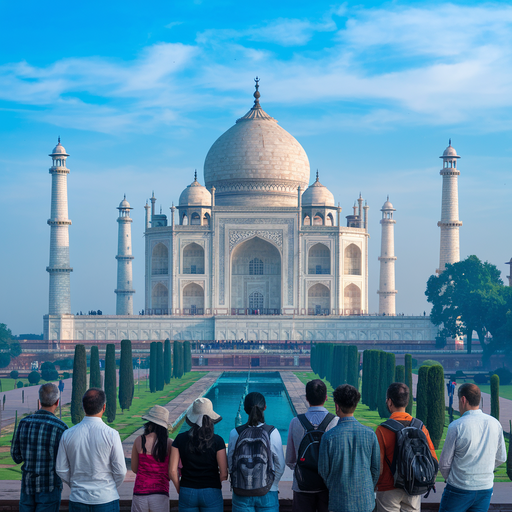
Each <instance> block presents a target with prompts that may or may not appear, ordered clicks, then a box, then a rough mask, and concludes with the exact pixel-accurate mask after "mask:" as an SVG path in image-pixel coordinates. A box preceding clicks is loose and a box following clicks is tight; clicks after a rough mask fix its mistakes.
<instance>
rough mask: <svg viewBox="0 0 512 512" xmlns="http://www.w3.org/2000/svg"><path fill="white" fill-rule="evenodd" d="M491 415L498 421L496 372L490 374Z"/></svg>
mask: <svg viewBox="0 0 512 512" xmlns="http://www.w3.org/2000/svg"><path fill="white" fill-rule="evenodd" d="M491 416H493V417H494V418H496V419H497V420H498V421H500V378H499V376H498V375H496V374H494V375H492V376H491ZM510 441H511V442H512V439H511V440H510Z"/></svg>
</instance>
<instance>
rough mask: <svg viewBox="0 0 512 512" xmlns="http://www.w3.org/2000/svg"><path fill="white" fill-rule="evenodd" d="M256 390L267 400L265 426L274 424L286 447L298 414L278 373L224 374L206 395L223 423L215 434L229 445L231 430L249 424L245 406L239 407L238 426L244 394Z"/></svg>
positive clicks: (183, 429) (187, 427)
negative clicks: (291, 425) (239, 425)
mask: <svg viewBox="0 0 512 512" xmlns="http://www.w3.org/2000/svg"><path fill="white" fill-rule="evenodd" d="M253 391H258V392H260V393H261V394H262V395H263V396H264V397H265V400H266V402H267V410H266V411H265V423H268V424H270V425H274V427H276V428H277V429H278V430H279V433H280V434H281V439H282V441H283V444H286V440H287V437H288V426H289V424H290V421H291V420H292V418H293V417H294V416H295V413H294V410H293V409H292V406H291V404H290V401H289V399H288V395H287V393H286V389H285V387H284V384H283V381H282V380H281V377H280V375H279V372H269V373H259V372H258V373H248V372H224V373H223V374H222V375H221V376H220V377H219V379H218V380H217V382H216V383H215V384H214V386H212V387H211V388H210V390H209V391H208V393H206V395H205V397H206V398H209V399H210V400H211V401H212V403H213V409H214V411H215V412H216V413H218V414H220V415H221V416H222V421H220V422H219V423H217V424H216V425H215V433H216V434H218V435H220V436H221V437H222V438H223V439H224V441H225V442H226V443H227V442H228V440H229V433H230V432H231V430H232V429H233V428H235V427H236V426H237V425H238V424H243V423H246V422H247V419H248V417H247V414H245V412H244V410H243V403H242V407H240V413H241V414H240V416H241V418H239V420H238V421H239V423H236V421H237V413H238V410H239V405H240V403H241V401H242V397H243V396H244V394H245V393H246V392H247V393H251V392H253ZM240 420H241V423H240ZM189 428H190V427H189V426H188V424H187V423H186V422H185V423H184V424H183V426H182V428H181V430H180V432H186V431H187V430H189Z"/></svg>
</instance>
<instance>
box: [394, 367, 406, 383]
mask: <svg viewBox="0 0 512 512" xmlns="http://www.w3.org/2000/svg"><path fill="white" fill-rule="evenodd" d="M395 382H403V383H404V384H405V366H404V365H403V364H399V365H398V366H397V367H396V368H395Z"/></svg>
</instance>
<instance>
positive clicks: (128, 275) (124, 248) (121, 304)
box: [115, 195, 135, 315]
mask: <svg viewBox="0 0 512 512" xmlns="http://www.w3.org/2000/svg"><path fill="white" fill-rule="evenodd" d="M117 209H118V210H119V217H118V219H117V222H118V223H119V231H118V243H117V256H116V260H117V289H116V290H115V292H116V295H117V299H116V315H133V294H134V293H135V290H134V289H133V288H132V285H133V280H132V260H133V256H132V219H131V218H130V210H133V208H132V207H131V206H130V203H129V202H128V201H127V200H126V195H125V196H124V199H123V200H122V201H121V203H120V204H119V207H118V208H117Z"/></svg>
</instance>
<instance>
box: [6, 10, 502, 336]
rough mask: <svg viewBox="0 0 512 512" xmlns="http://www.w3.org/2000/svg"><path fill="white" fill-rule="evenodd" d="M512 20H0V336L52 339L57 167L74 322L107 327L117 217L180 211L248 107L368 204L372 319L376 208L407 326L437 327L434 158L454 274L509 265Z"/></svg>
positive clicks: (389, 16) (72, 16)
mask: <svg viewBox="0 0 512 512" xmlns="http://www.w3.org/2000/svg"><path fill="white" fill-rule="evenodd" d="M511 29H512V7H511V6H509V5H508V4H507V3H506V2H497V3H481V2H467V1H466V2H452V3H445V2H424V3H419V2H409V3H408V2H385V3H382V2H346V3H341V4H330V3H321V2H320V3H315V4H314V5H313V3H312V2H296V1H294V2H288V1H282V2H266V1H260V2H250V3H247V2H244V3H242V2H231V1H215V2H213V1H180V2H146V3H140V2H130V1H125V2H118V1H111V2H101V3H100V2H96V1H90V2H87V3H76V2H75V3H69V2H67V3H64V2H60V3H59V2H57V3H52V4H48V3H44V2H43V3H41V2H34V1H33V2H23V3H20V2H18V3H16V2H6V1H3V2H0V48H1V49H2V51H0V190H1V194H2V196H1V197H2V199H1V201H0V215H1V218H2V220H3V222H2V227H1V238H0V239H1V240H2V250H1V251H0V268H1V269H2V270H1V271H0V288H1V289H2V293H1V294H0V322H3V323H7V324H8V326H9V327H11V328H12V330H13V332H14V333H22V332H36V333H37V332H41V331H42V316H43V314H44V313H45V312H46V311H47V308H48V275H47V273H46V272H45V268H46V266H47V265H48V253H49V231H50V230H49V227H48V225H47V224H46V220H47V218H48V217H49V212H50V183H51V178H50V175H49V174H48V167H49V165H50V158H49V157H48V156H47V155H48V153H50V152H51V150H52V148H53V146H54V145H55V143H56V140H57V136H58V135H60V136H61V138H62V143H63V145H64V146H65V148H66V150H67V151H68V153H69V154H70V155H71V156H70V157H69V159H68V167H69V168H70V169H71V173H70V175H69V179H68V192H69V212H70V213H69V216H70V218H71V220H72V222H73V225H72V226H71V228H70V243H71V265H72V267H73V268H74V272H73V274H72V277H71V286H72V290H71V292H72V310H73V312H76V311H79V310H82V311H87V310H89V309H101V310H102V311H103V312H104V313H113V312H115V295H114V289H115V286H116V282H115V281H116V260H115V255H116V251H117V223H116V218H117V210H116V207H117V206H118V204H119V202H120V201H121V199H122V198H123V194H124V193H126V195H127V198H128V200H129V201H130V203H131V205H132V206H133V207H134V210H133V212H132V217H133V218H134V222H133V252H134V256H135V260H134V283H135V288H136V290H137V293H136V296H135V310H136V311H138V310H140V309H143V307H144V293H143V291H144V239H143V236H142V232H143V225H144V221H143V218H144V210H143V206H144V204H145V201H146V199H147V198H148V197H149V196H150V195H151V191H152V190H154V191H155V196H156V197H157V199H158V208H159V207H160V205H162V208H163V210H164V211H165V212H168V208H169V206H170V205H171V202H172V201H174V202H177V201H178V198H179V195H180V193H181V191H182V190H183V188H184V187H185V186H186V185H188V184H189V183H190V182H191V181H192V179H193V173H194V169H198V172H199V177H200V181H203V180H202V168H203V164H204V158H205V156H206V153H207V151H208V149H209V147H210V146H211V145H212V144H213V142H214V141H215V140H216V139H217V137H218V136H220V135H221V134H222V133H223V132H224V131H226V130H227V129H228V128H229V127H230V126H232V124H233V123H234V121H235V120H236V119H237V118H238V117H240V116H241V115H243V114H244V113H245V112H246V111H247V110H248V109H249V108H250V106H251V104H252V93H253V78H254V77H255V76H260V77H261V82H260V86H261V87H260V92H261V104H262V106H263V108H264V109H265V110H266V111H267V112H268V113H269V114H270V115H272V116H273V117H275V118H276V119H278V121H279V123H280V125H281V126H283V127H284V128H285V129H286V130H287V131H289V132H290V133H291V134H292V135H294V136H295V137H296V138H297V139H298V140H299V142H300V143H301V144H302V145H303V147H304V148H305V150H306V152H307V153H308V156H309V159H310V164H311V169H312V173H311V177H312V180H313V176H314V171H315V170H316V169H317V168H318V169H319V171H320V180H321V182H322V183H323V184H324V185H326V186H327V187H329V189H330V190H331V191H332V192H333V194H334V196H335V198H336V201H339V202H340V203H341V206H342V207H343V213H342V214H343V215H348V214H350V208H351V206H352V204H353V201H354V200H355V198H356V197H357V196H358V195H359V192H361V193H362V195H363V197H364V198H365V199H367V200H368V204H369V206H370V235H371V240H370V268H369V270H370V290H369V293H370V310H371V311H376V310H377V309H378V297H377V294H376V290H377V288H378V272H379V267H378V260H377V257H378V256H379V251H380V225H379V219H380V215H381V214H380V211H379V210H380V208H381V207H382V204H383V203H384V201H385V200H386V195H387V194H389V195H390V200H391V201H392V202H393V204H394V206H395V208H396V209H397V212H396V215H395V218H396V220H397V224H396V255H397V257H398V260H397V283H396V284H397V289H398V296H397V310H398V311H399V312H404V313H406V314H413V313H423V311H424V310H426V311H428V310H429V308H428V304H427V303H426V301H425V298H424V289H425V282H426V280H427V279H428V277H429V276H430V274H431V273H432V272H434V271H435V269H436V268H437V265H438V253H439V228H438V227H437V221H438V220H439V219H440V213H441V212H440V209H441V177H440V176H439V170H440V168H441V161H440V160H439V158H438V157H439V155H441V154H442V152H443V150H444V149H445V147H446V146H447V143H448V138H449V137H451V138H452V142H453V146H454V147H455V148H456V149H457V151H458V153H459V154H460V155H461V156H462V158H461V160H460V162H459V166H460V170H461V176H460V180H459V199H460V218H461V220H462V221H463V223H464V225H463V227H462V228H461V231H460V234H461V256H462V257H465V256H467V255H469V254H477V255H478V256H479V257H480V258H481V259H484V260H488V261H490V262H492V263H494V264H496V265H497V266H498V268H499V269H500V270H501V271H502V274H503V277H504V278H505V275H506V274H507V271H508V267H507V266H506V265H504V262H505V261H508V260H509V259H510V257H511V256H512V244H511V242H510V237H509V231H510V229H509V223H510V214H511V211H510V195H511V194H510V186H511V184H512V179H511V178H512V176H511V164H512V146H511V143H510V142H511V141H510V138H511V130H512V116H511V114H512V62H511V61H512V30H511Z"/></svg>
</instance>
